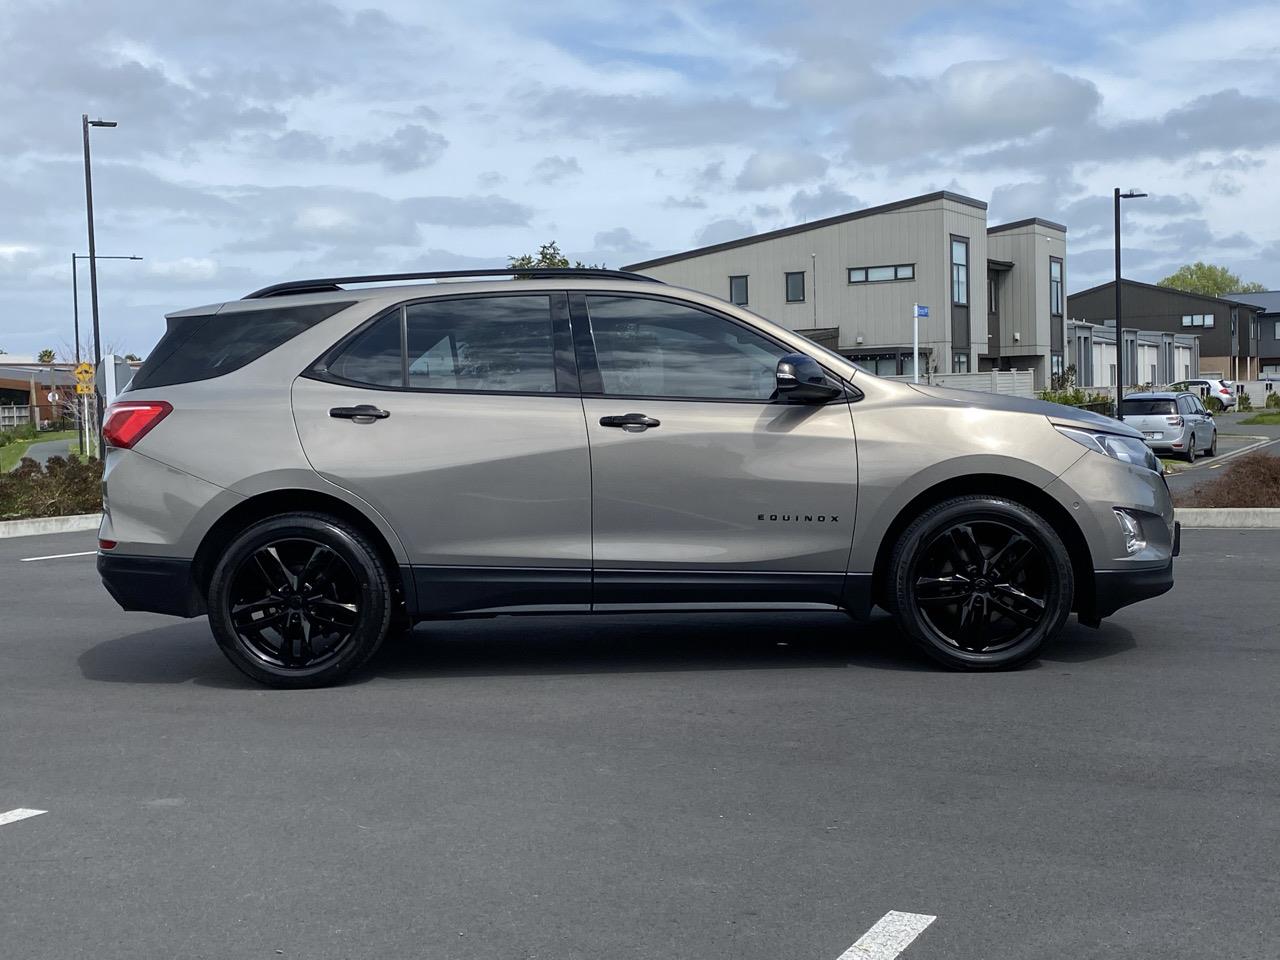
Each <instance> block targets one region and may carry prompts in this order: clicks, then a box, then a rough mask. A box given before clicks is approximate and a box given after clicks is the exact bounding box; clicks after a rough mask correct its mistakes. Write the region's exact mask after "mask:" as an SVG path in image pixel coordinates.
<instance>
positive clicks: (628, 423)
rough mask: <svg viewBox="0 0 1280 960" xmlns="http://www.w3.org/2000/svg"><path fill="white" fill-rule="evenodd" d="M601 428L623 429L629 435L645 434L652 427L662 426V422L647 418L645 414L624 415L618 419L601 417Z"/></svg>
mask: <svg viewBox="0 0 1280 960" xmlns="http://www.w3.org/2000/svg"><path fill="white" fill-rule="evenodd" d="M600 426H602V427H621V428H622V429H623V430H625V431H627V433H643V432H644V431H646V430H648V429H649V428H650V427H660V426H662V421H661V420H655V419H654V418H653V417H646V416H645V415H644V414H643V413H624V414H622V415H621V416H617V417H601V418H600Z"/></svg>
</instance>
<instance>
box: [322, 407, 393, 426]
mask: <svg viewBox="0 0 1280 960" xmlns="http://www.w3.org/2000/svg"><path fill="white" fill-rule="evenodd" d="M329 416H331V417H333V418H334V419H335V420H355V421H356V422H357V423H373V421H375V420H385V419H387V417H389V416H391V412H390V411H389V410H379V409H378V408H377V407H375V406H374V405H373V404H371V403H361V404H358V405H357V406H354V407H332V408H330V410H329Z"/></svg>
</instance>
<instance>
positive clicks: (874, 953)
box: [837, 910, 938, 960]
mask: <svg viewBox="0 0 1280 960" xmlns="http://www.w3.org/2000/svg"><path fill="white" fill-rule="evenodd" d="M937 919H938V918H937V917H931V916H929V915H928V914H927V913H899V912H898V911H897V910H890V911H889V912H888V913H886V914H885V915H884V916H883V917H881V918H880V919H879V920H877V921H876V925H875V926H874V927H872V928H871V929H870V930H868V931H867V932H866V933H864V934H863V935H862V936H861V937H860V938H859V939H858V942H857V943H855V944H854V945H853V946H852V947H850V948H849V949H848V950H846V951H845V952H844V953H842V954H840V956H839V957H838V958H837V960H893V958H894V957H896V956H898V954H900V953H902V951H903V950H905V949H907V947H909V946H911V941H913V940H914V939H915V938H916V937H918V936H920V934H921V933H923V932H924V929H925V927H927V926H929V924H931V923H933V921H935V920H937Z"/></svg>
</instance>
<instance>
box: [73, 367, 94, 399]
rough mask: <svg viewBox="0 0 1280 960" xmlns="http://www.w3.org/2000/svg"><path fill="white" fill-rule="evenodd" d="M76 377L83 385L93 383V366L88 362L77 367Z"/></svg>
mask: <svg viewBox="0 0 1280 960" xmlns="http://www.w3.org/2000/svg"><path fill="white" fill-rule="evenodd" d="M75 375H76V379H77V380H79V381H80V382H81V383H93V364H92V363H89V362H88V361H87V360H86V361H85V362H84V363H82V364H80V365H79V366H78V367H76V369H75ZM90 392H92V391H90Z"/></svg>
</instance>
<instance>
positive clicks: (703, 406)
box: [98, 270, 1178, 686]
mask: <svg viewBox="0 0 1280 960" xmlns="http://www.w3.org/2000/svg"><path fill="white" fill-rule="evenodd" d="M483 273H484V274H485V276H483V277H481V278H480V279H479V280H478V281H476V282H469V283H459V282H453V283H423V284H418V285H414V286H403V285H401V286H386V285H383V286H375V287H372V288H370V287H367V286H366V287H363V288H359V289H352V288H351V287H350V286H349V285H351V284H357V283H362V282H363V283H367V282H381V281H389V280H405V279H444V278H449V279H455V277H456V275H455V274H453V273H437V274H415V275H394V276H386V277H347V278H336V279H325V280H313V281H301V282H296V283H284V284H278V285H276V286H274V287H269V288H266V289H264V290H260V291H258V292H256V293H254V294H251V295H250V296H248V297H247V298H245V299H244V300H240V301H233V302H230V303H223V304H215V305H213V306H209V307H201V308H197V309H193V310H185V311H181V312H179V313H174V314H171V315H170V316H169V317H168V330H167V332H166V333H165V335H164V337H163V338H162V339H161V341H160V343H159V344H158V345H157V346H156V348H155V349H154V350H153V351H152V352H151V355H150V356H149V357H148V359H147V361H146V363H145V364H143V366H142V368H141V369H140V370H139V371H138V373H137V375H136V376H135V377H134V380H133V383H132V385H131V386H130V389H129V390H128V392H127V393H125V394H123V395H122V396H121V397H120V398H119V399H118V400H117V402H115V403H113V404H112V406H111V408H110V410H109V412H108V414H107V418H106V423H105V428H104V431H105V434H106V438H107V442H108V444H109V445H110V448H109V449H108V451H107V463H106V477H105V483H104V489H105V515H104V517H103V521H102V527H101V532H100V534H99V536H100V543H99V546H100V552H99V557H98V569H99V571H100V572H101V575H102V578H103V581H104V583H105V584H106V587H107V589H108V590H109V591H110V592H111V594H112V595H113V596H114V597H115V599H116V600H117V601H118V602H119V603H120V605H121V606H122V607H124V608H125V609H127V610H149V611H155V612H159V613H169V614H176V615H179V616H186V617H192V616H198V615H201V614H205V613H207V614H208V616H209V622H210V625H211V627H212V630H213V634H214V636H215V637H216V639H217V642H218V644H219V645H220V646H221V648H222V650H223V651H224V652H225V653H226V655H227V656H228V657H229V658H230V660H231V662H232V663H234V664H235V665H236V666H237V667H238V668H239V669H241V670H242V671H244V672H245V673H246V674H248V675H249V676H251V677H253V678H255V679H257V680H260V681H262V682H264V683H267V684H272V685H276V686H313V685H318V684H324V683H332V682H335V681H337V680H339V679H340V678H342V677H344V676H346V675H347V674H349V673H350V672H351V671H352V670H354V669H355V668H357V667H358V666H359V665H360V664H362V663H364V662H365V661H366V660H367V659H368V658H369V657H370V656H371V655H372V654H373V653H374V651H375V650H376V649H377V648H378V646H379V644H380V643H382V641H383V639H384V638H385V637H386V636H387V635H388V633H389V632H391V631H392V630H393V629H402V628H403V627H404V626H406V625H408V624H410V623H412V622H415V621H420V620H428V619H433V618H444V617H456V616H491V615H495V614H516V613H565V612H583V613H586V612H591V611H596V612H608V613H615V612H620V611H627V612H644V611H655V610H678V611H682V612H683V611H693V610H701V611H712V612H714V611H725V610H778V609H804V610H817V609H830V610H842V611H845V612H847V613H848V614H850V615H851V617H852V618H853V619H854V620H866V618H867V617H868V616H869V614H870V612H871V610H872V608H873V607H874V606H876V605H879V606H881V607H883V608H885V609H886V610H889V611H891V612H892V613H893V615H894V616H895V617H896V619H897V622H898V623H899V624H900V625H901V628H902V630H903V632H904V633H905V634H906V635H907V636H908V637H909V638H911V640H913V641H914V642H915V643H917V644H918V645H919V646H920V647H921V648H922V649H923V650H925V651H926V652H927V653H928V654H930V655H931V656H933V657H934V658H936V659H937V660H939V661H940V662H942V663H944V664H946V665H948V666H951V667H958V668H969V669H992V668H1000V667H1009V666H1012V665H1014V664H1017V663H1020V662H1022V661H1024V660H1026V659H1028V658H1029V657H1032V656H1034V654H1035V653H1036V651H1037V650H1038V649H1039V648H1040V646H1041V644H1042V643H1044V642H1045V641H1046V640H1047V639H1049V638H1051V637H1053V636H1055V635H1056V634H1058V632H1059V631H1060V630H1061V629H1062V626H1063V624H1064V622H1065V621H1066V619H1067V616H1068V615H1069V613H1070V612H1071V611H1073V610H1074V611H1076V612H1077V613H1078V615H1079V618H1080V620H1081V621H1082V622H1084V623H1087V624H1091V625H1095V626H1096V625H1097V624H1098V623H1099V621H1100V620H1101V619H1102V618H1103V617H1106V616H1108V615H1110V614H1111V613H1113V612H1114V611H1115V610H1117V609H1118V608H1119V607H1121V606H1124V605H1126V604H1130V603H1133V602H1135V601H1137V600H1141V599H1143V598H1145V597H1151V596H1155V595H1156V594H1159V593H1163V592H1164V591H1166V590H1168V589H1169V588H1170V587H1171V586H1172V583H1173V557H1174V556H1176V554H1177V552H1178V526H1177V524H1176V523H1175V522H1174V520H1173V507H1172V505H1171V503H1170V499H1169V492H1168V489H1167V487H1166V485H1165V483H1164V480H1163V478H1162V476H1161V475H1160V473H1159V472H1158V466H1159V464H1158V461H1156V459H1155V457H1154V455H1153V454H1152V453H1151V451H1150V450H1149V449H1148V448H1147V447H1146V445H1145V444H1144V443H1143V440H1142V435H1141V434H1140V433H1138V432H1137V431H1136V430H1133V429H1132V428H1131V427H1128V426H1125V425H1124V424H1122V423H1120V422H1118V421H1115V420H1111V419H1107V418H1104V417H1101V416H1097V415H1094V414H1090V413H1087V412H1083V411H1079V410H1075V409H1071V408H1067V407H1062V406H1057V405H1054V404H1048V403H1043V402H1040V401H1036V400H1026V399H1019V398H1012V397H1002V396H995V395H990V394H979V393H971V392H965V391H956V390H943V389H939V388H935V387H930V386H923V385H921V386H914V385H911V384H906V383H898V382H894V381H890V380H883V379H880V378H878V377H875V376H872V375H871V374H869V373H867V372H866V371H863V370H860V369H859V368H857V367H856V366H854V365H853V364H852V363H850V362H849V361H848V360H846V359H845V358H843V357H841V356H839V355H837V354H835V353H830V352H827V351H826V350H824V349H823V348H821V347H819V346H817V345H816V344H814V343H813V342H811V341H809V340H807V339H805V338H804V337H803V336H801V335H799V334H797V333H795V332H793V331H790V330H786V329H784V328H783V327H780V326H777V325H775V324H773V323H770V322H769V321H767V320H765V319H763V318H761V317H758V316H756V315H754V314H752V313H750V312H749V311H746V310H744V309H741V308H738V307H734V306H732V305H730V304H728V303H725V302H723V301H721V300H718V299H716V298H714V297H710V296H706V295H704V294H701V293H695V292H693V291H690V290H683V289H678V288H673V287H669V286H666V285H664V284H661V283H659V282H657V281H653V280H650V279H647V278H644V277H640V276H637V275H634V274H623V273H619V272H611V271H563V270H560V271H557V270H523V271H521V272H520V275H519V276H517V277H515V278H509V277H506V273H507V272H504V271H487V272H483ZM489 274H503V275H504V279H493V278H492V277H490V276H489ZM471 276H473V277H474V276H476V275H475V274H471ZM344 285H347V286H344Z"/></svg>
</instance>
